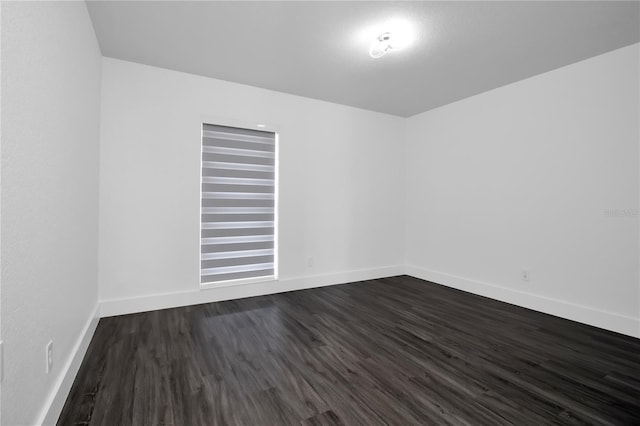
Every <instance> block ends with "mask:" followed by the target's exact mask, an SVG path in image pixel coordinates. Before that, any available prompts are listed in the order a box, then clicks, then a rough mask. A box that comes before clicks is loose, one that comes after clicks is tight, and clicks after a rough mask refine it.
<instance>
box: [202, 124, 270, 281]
mask: <svg viewBox="0 0 640 426" xmlns="http://www.w3.org/2000/svg"><path fill="white" fill-rule="evenodd" d="M275 185H276V135H275V133H271V132H264V131H259V130H249V129H240V128H235V127H226V126H217V125H212V124H203V125H202V192H201V194H202V195H201V206H202V207H201V219H200V232H201V234H200V283H201V284H206V283H217V282H221V281H229V280H239V279H247V278H257V277H271V276H275V268H276V266H275V259H276V252H275V250H276V248H275V219H276V217H275V207H276V206H275V191H276V186H275Z"/></svg>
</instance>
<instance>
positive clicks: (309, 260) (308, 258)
mask: <svg viewBox="0 0 640 426" xmlns="http://www.w3.org/2000/svg"><path fill="white" fill-rule="evenodd" d="M313 265H314V261H313V257H307V268H313Z"/></svg>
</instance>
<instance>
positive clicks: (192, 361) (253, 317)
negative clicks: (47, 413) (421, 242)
mask: <svg viewBox="0 0 640 426" xmlns="http://www.w3.org/2000/svg"><path fill="white" fill-rule="evenodd" d="M58 424H59V425H108V426H116V425H117V426H123V425H176V426H178V425H180V426H182V425H185V426H197V425H269V426H270V425H383V424H389V425H440V424H446V425H492V426H493V425H506V424H509V425H518V426H524V425H535V426H540V425H548V424H571V425H574V424H602V425H634V424H636V425H638V424H640V340H638V339H634V338H631V337H625V336H622V335H619V334H616V333H611V332H607V331H604V330H601V329H597V328H593V327H589V326H586V325H582V324H578V323H575V322H571V321H567V320H563V319H560V318H557V317H553V316H549V315H545V314H541V313H538V312H534V311H530V310H527V309H523V308H518V307H515V306H512V305H508V304H505V303H501V302H497V301H494V300H490V299H486V298H483V297H479V296H475V295H471V294H468V293H464V292H460V291H457V290H452V289H448V288H445V287H441V286H439V285H436V284H431V283H428V282H425V281H421V280H418V279H415V278H411V277H406V276H401V277H393V278H386V279H379V280H373V281H366V282H360V283H354V284H346V285H340V286H333V287H324V288H319V289H312V290H302V291H296V292H290V293H283V294H277V295H270V296H263V297H255V298H251V299H242V300H234V301H228V302H220V303H210V304H204V305H197V306H189V307H185V308H177V309H167V310H162V311H154V312H147V313H141V314H134V315H126V316H119V317H112V318H103V319H101V320H100V323H99V325H98V328H97V330H96V333H95V335H94V337H93V340H92V342H91V345H90V347H89V350H88V352H87V354H86V356H85V359H84V362H83V364H82V366H81V368H80V371H79V373H78V376H77V378H76V381H75V383H74V385H73V388H72V390H71V393H70V395H69V398H68V399H67V402H66V405H65V407H64V410H63V412H62V415H61V417H60V419H59V421H58Z"/></svg>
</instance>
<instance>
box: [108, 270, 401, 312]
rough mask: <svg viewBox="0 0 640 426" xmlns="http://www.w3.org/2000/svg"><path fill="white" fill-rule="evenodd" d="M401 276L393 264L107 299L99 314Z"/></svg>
mask: <svg viewBox="0 0 640 426" xmlns="http://www.w3.org/2000/svg"><path fill="white" fill-rule="evenodd" d="M402 274H404V266H401V265H395V266H387V267H383V268H375V269H363V270H356V271H347V272H340V273H333V274H324V275H312V276H307V277H299V278H286V279H280V280H273V281H265V282H259V283H251V284H242V285H235V286H227V287H214V288H206V289H194V290H191V291H184V292H175V293H163V294H153V295H149V296H141V297H134V298H126V299H108V300H101V301H100V315H101V316H102V317H110V316H114V315H124V314H132V313H137V312H145V311H153V310H157V309H167V308H177V307H180V306H188V305H198V304H201V303H210V302H219V301H223V300H232V299H242V298H245V297H254V296H263V295H266V294H275V293H283V292H286V291H294V290H304V289H308V288H314V287H324V286H330V285H337V284H345V283H350V282H356V281H365V280H373V279H377V278H385V277H390V276H395V275H402Z"/></svg>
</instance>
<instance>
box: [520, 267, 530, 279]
mask: <svg viewBox="0 0 640 426" xmlns="http://www.w3.org/2000/svg"><path fill="white" fill-rule="evenodd" d="M521 278H522V281H529V280H531V272H529V270H528V269H523V270H522V273H521Z"/></svg>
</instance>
